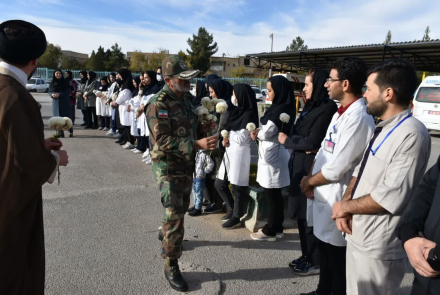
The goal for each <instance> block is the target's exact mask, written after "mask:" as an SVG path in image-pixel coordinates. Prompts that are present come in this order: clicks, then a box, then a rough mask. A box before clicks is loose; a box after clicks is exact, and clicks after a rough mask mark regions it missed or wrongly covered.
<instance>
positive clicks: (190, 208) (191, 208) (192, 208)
mask: <svg viewBox="0 0 440 295" xmlns="http://www.w3.org/2000/svg"><path fill="white" fill-rule="evenodd" d="M194 209H196V207H194V206H192V207H189V208H188V210H186V212H191V211H194Z"/></svg>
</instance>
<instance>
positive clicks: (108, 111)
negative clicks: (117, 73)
mask: <svg viewBox="0 0 440 295" xmlns="http://www.w3.org/2000/svg"><path fill="white" fill-rule="evenodd" d="M116 85H117V84H116V82H113V84H112V85H111V86H110V87H109V88H108V90H107V91H108V95H107V97H106V98H105V99H104V105H103V108H102V116H104V117H111V116H112V110H113V109H112V107H111V106H110V104H106V102H107V100H108V98H112V97H113V93H114V91H115V87H116Z"/></svg>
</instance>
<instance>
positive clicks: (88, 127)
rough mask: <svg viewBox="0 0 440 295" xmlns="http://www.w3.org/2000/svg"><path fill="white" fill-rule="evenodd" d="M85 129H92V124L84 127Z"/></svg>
mask: <svg viewBox="0 0 440 295" xmlns="http://www.w3.org/2000/svg"><path fill="white" fill-rule="evenodd" d="M84 129H92V127H90V126H86V128H84Z"/></svg>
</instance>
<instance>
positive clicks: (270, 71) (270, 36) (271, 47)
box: [269, 33, 273, 78]
mask: <svg viewBox="0 0 440 295" xmlns="http://www.w3.org/2000/svg"><path fill="white" fill-rule="evenodd" d="M269 38H270V39H271V45H270V52H273V33H272V34H270V35H269ZM270 77H272V63H270V69H269V78H270Z"/></svg>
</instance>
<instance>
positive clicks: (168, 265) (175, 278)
mask: <svg viewBox="0 0 440 295" xmlns="http://www.w3.org/2000/svg"><path fill="white" fill-rule="evenodd" d="M165 278H166V279H167V280H168V283H170V286H171V288H173V289H174V290H177V291H180V292H185V291H187V290H188V285H187V283H186V282H185V279H184V278H183V277H182V273H181V272H180V269H179V263H178V261H177V259H167V260H166V262H165Z"/></svg>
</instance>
